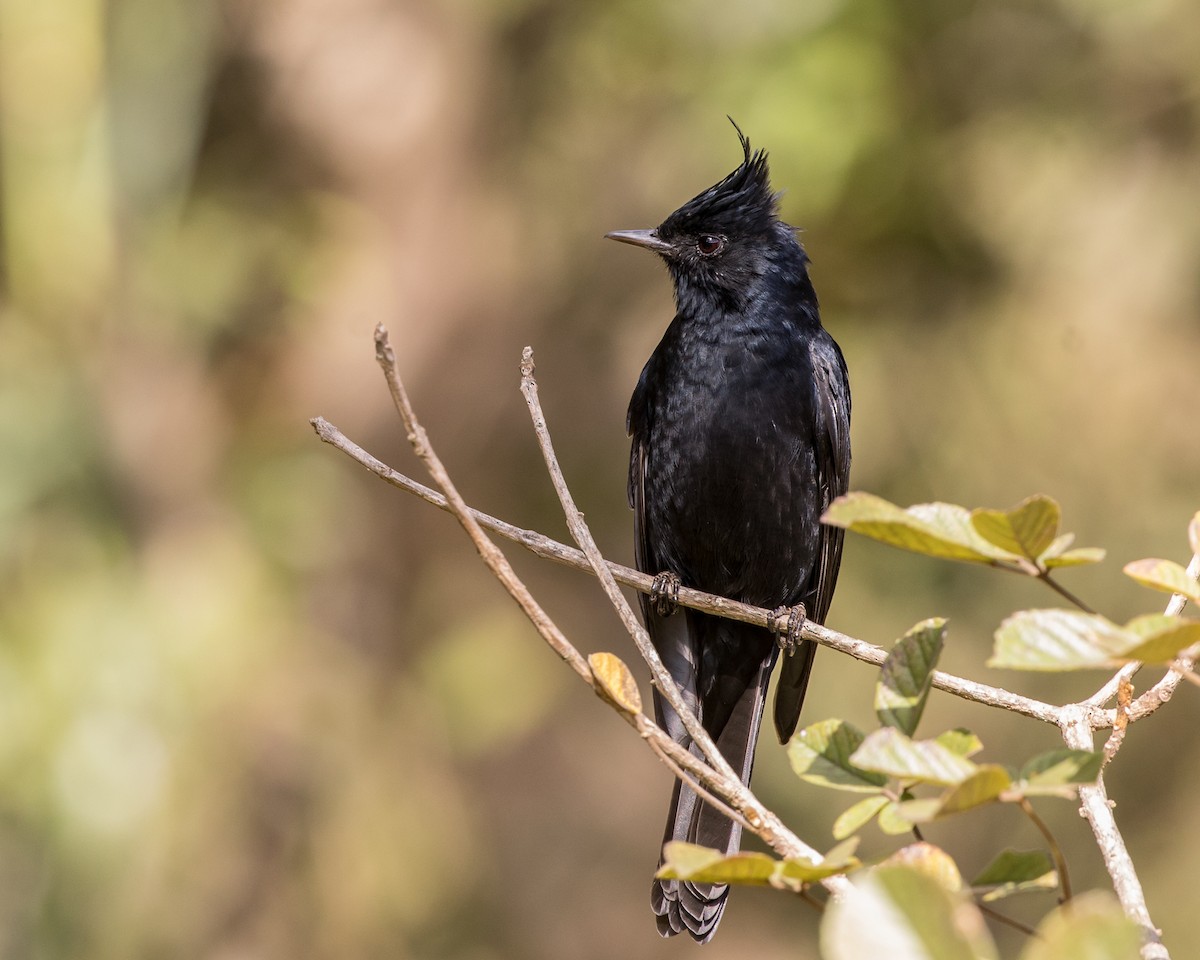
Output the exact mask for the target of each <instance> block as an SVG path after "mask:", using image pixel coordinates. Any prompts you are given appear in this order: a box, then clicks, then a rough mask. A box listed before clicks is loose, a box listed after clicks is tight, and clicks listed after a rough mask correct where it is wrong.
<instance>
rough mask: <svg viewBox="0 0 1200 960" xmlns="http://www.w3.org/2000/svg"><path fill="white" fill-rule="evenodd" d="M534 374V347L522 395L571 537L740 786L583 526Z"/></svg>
mask: <svg viewBox="0 0 1200 960" xmlns="http://www.w3.org/2000/svg"><path fill="white" fill-rule="evenodd" d="M533 373H534V363H533V348H532V347H526V348H525V350H524V351H523V352H522V354H521V393H522V394H523V395H524V397H525V403H526V405H527V406H528V407H529V417H530V419H531V420H532V421H533V431H534V433H535V434H537V440H538V446H539V447H540V448H541V451H542V459H543V460H545V462H546V472H547V473H548V474H549V475H550V483H551V484H552V485H553V486H554V492H555V493H556V494H557V495H558V502H559V504H561V505H562V509H563V515H564V517H565V518H566V521H567V529H568V530H570V531H571V536H572V537H574V538H575V542H576V543H578V544H579V546H580V548H581V549H582V550H583V552H584V554H585V555H586V556H587V559H588V564H589V565H590V566H591V568H592V571H593V573H595V575H596V578H597V579H598V580H599V581H600V586H601V587H602V588H603V590H604V593H605V595H606V596H607V597H608V601H609V603H611V604H612V606H613V609H614V610H616V611H617V616H618V617H620V618H621V625H622V626H624V627H625V631H626V633H628V634H629V636H630V637H631V638H632V639H633V642H634V644H635V645H636V646H637V648H638V653H640V654H641V655H642V659H643V660H645V661H646V663H647V665H648V666H649V667H650V673H651V674H652V675H653V677H654V683H655V685H656V686H657V687H658V689H659V691H660V692H661V693H662V695H663V696H664V697H665V698H666V700H667V702H668V703H669V704H670V705H671V709H673V710H674V711H675V713H677V714H678V715H679V719H680V720H681V721H682V722H683V726H684V729H685V730H687V732H688V736H690V737H691V738H692V742H693V743H695V744H696V746H697V747H698V748H699V749H700V752H701V753H703V754H704V758H705V759H706V760H707V761H708V762H709V763H710V764H711V765H712V766H713V768H714V769H716V770H719V771H720V772H721V773H723V774H725V775H726V776H727V777H729V778H730V779H731V780H739V782H740V778H739V777H738V775H737V774H736V773H734V771H733V767H731V766H730V765H729V763H728V762H727V761H726V759H725V757H724V756H722V755H721V751H720V750H718V749H717V745H716V744H715V743H713V740H712V737H710V736H709V734H708V731H707V730H705V729H704V727H703V726H702V725H701V723H700V720H699V719H698V718H697V717H696V715H695V714H694V713H693V712H692V710H691V709H690V708H689V707H688V705H687V704H686V703H685V702H684V700H683V695H682V694H681V693H680V691H679V687H678V685H677V684H676V683H675V681H674V678H673V677H672V676H671V674H670V672H669V671H668V670H667V668H666V665H665V664H664V663H663V662H662V659H661V658H660V657H659V655H658V651H657V650H656V649H655V648H654V643H653V642H652V641H651V640H650V634H649V633H647V632H646V628H645V627H643V626H642V624H641V621H639V620H638V618H637V614H636V613H634V612H633V608H632V607H631V606H630V605H629V601H627V600H626V599H625V595H624V594H623V593H621V588H620V587H618V586H617V581H616V580H615V579H614V578H613V575H612V571H611V570H609V569H608V567H607V566H606V564H605V562H604V556H603V555H602V554H601V553H600V548H599V547H597V546H596V540H595V538H594V537H593V536H592V532H591V530H589V529H588V526H587V523H585V522H584V519H583V514H582V513H580V512H579V508H578V507H576V506H575V498H574V497H572V496H571V491H570V489H568V487H567V481H566V478H565V477H564V476H563V472H562V467H561V466H560V465H559V462H558V457H557V456H556V455H555V453H554V442H553V441H552V440H551V439H550V429H549V427H548V426H547V425H546V414H545V413H544V412H543V410H542V403H541V400H540V399H539V398H538V387H537V381H536V380H535V379H534V377H533Z"/></svg>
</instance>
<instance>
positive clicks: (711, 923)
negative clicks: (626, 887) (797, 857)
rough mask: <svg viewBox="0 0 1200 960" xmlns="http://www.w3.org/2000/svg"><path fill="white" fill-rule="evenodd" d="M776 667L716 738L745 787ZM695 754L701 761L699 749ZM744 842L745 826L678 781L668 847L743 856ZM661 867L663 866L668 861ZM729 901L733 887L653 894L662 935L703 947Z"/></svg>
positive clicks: (657, 885) (766, 668) (681, 883)
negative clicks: (683, 936)
mask: <svg viewBox="0 0 1200 960" xmlns="http://www.w3.org/2000/svg"><path fill="white" fill-rule="evenodd" d="M771 666H772V662H771V661H770V660H768V661H767V662H765V663H763V664H762V666H761V667H760V668H759V670H758V673H757V675H756V676H755V677H754V678H753V679H752V680H751V682H750V684H749V685H748V686H747V687H746V688H745V690H744V692H743V693H742V695H741V697H740V698H739V699H738V701H737V703H736V704H735V705H734V707H733V710H732V712H731V713H730V715H729V719H728V721H727V722H726V723H725V725H724V728H723V729H722V730H721V731H720V733H719V735H718V736H717V738H716V743H717V747H718V749H720V751H721V754H722V755H723V756H724V757H725V759H726V760H728V761H729V764H730V766H732V767H733V769H734V770H735V771H736V772H737V773H738V774H739V775H740V776H741V778H742V783H747V784H748V783H749V782H750V772H751V770H752V769H753V767H754V746H755V744H756V743H757V742H758V729H759V724H760V723H761V722H762V714H763V705H764V704H765V703H766V696H767V684H768V682H769V681H770V677H771ZM691 750H692V752H693V753H695V754H696V755H697V756H699V750H698V749H697V748H696V747H695V746H694V745H693V746H692V748H691ZM741 839H742V828H741V825H740V824H736V823H734V822H733V821H732V820H730V819H729V818H728V817H726V816H724V815H723V814H720V813H718V812H717V811H716V810H714V809H713V808H712V807H711V806H709V805H708V804H707V803H705V802H704V801H703V800H701V799H700V798H699V797H698V796H696V794H695V792H694V791H693V790H692V789H691V788H690V787H687V786H685V785H684V784H683V783H681V782H680V781H678V780H676V781H675V792H674V793H672V794H671V807H670V809H669V810H668V811H667V828H666V831H665V833H664V835H663V843H664V844H667V843H669V842H671V841H672V840H684V841H687V842H688V843H695V844H699V845H700V846H703V847H712V848H714V849H716V850H721V851H723V852H724V853H725V854H726V855H730V854H734V853H736V852H737V851H738V847H739V845H740V843H741ZM659 862H660V866H661V862H662V861H661V860H660V861H659ZM728 896H729V886H728V885H727V884H723V883H722V884H712V883H692V882H691V881H687V880H657V879H656V880H655V881H654V883H653V886H652V887H651V890H650V904H651V906H652V907H653V908H654V913H655V914H656V915H657V918H658V932H659V933H660V934H662V935H663V936H664V937H671V936H674V935H675V934H677V933H683V932H684V931H687V933H688V935H689V936H691V938H692V939H693V940H695V941H696V942H697V943H707V942H708V941H709V940H711V939H712V936H713V934H714V933H716V931H717V924H718V923H720V921H721V914H722V913H723V912H724V911H725V901H726V899H727V898H728Z"/></svg>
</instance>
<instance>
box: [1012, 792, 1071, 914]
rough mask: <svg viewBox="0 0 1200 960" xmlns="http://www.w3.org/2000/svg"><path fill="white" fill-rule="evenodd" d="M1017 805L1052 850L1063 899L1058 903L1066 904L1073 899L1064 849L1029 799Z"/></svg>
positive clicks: (1022, 799)
mask: <svg viewBox="0 0 1200 960" xmlns="http://www.w3.org/2000/svg"><path fill="white" fill-rule="evenodd" d="M1017 805H1018V806H1019V807H1020V808H1021V812H1022V813H1024V814H1025V816H1027V817H1028V818H1029V819H1030V821H1031V822H1032V823H1033V825H1034V826H1035V827H1037V828H1038V832H1039V833H1041V835H1042V839H1044V840H1045V841H1046V846H1048V847H1049V848H1050V856H1051V857H1052V858H1053V859H1054V869H1055V870H1057V871H1058V886H1059V889H1060V890H1062V897H1061V898H1060V899H1059V901H1058V902H1059V903H1066V902H1067V901H1068V900H1070V899H1071V875H1070V873H1068V872H1067V858H1066V857H1065V856H1063V852H1062V847H1060V846H1059V845H1058V839H1057V838H1056V837H1055V836H1054V833H1053V832H1052V831H1051V829H1050V828H1049V827H1048V826H1047V825H1046V821H1045V820H1043V819H1042V818H1041V817H1039V816H1038V812H1037V811H1036V810H1034V809H1033V804H1032V803H1030V802H1029V798H1028V797H1022V798H1021V799H1020V800H1018V801H1017Z"/></svg>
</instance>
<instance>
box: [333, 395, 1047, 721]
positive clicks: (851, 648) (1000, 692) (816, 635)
mask: <svg viewBox="0 0 1200 960" xmlns="http://www.w3.org/2000/svg"><path fill="white" fill-rule="evenodd" d="M310 422H311V423H312V427H313V430H314V431H316V434H317V436H318V437H319V438H320V439H321V440H323V441H324V442H325V443H328V444H329V445H330V446H332V447H334V448H336V449H338V450H340V451H341V452H342V453H344V454H345V455H346V456H348V457H350V459H352V460H354V461H355V462H357V463H359V464H361V465H362V466H364V467H366V468H367V469H368V470H370V471H371V472H372V473H374V474H375V475H376V476H378V477H379V478H380V479H382V480H383V481H385V482H386V483H389V484H391V485H392V486H393V487H396V488H397V489H400V490H404V491H405V492H406V493H411V494H413V495H414V496H417V497H420V498H421V499H422V500H424V501H425V502H426V503H429V504H432V505H433V506H435V507H437V508H438V509H440V510H445V511H447V512H448V513H453V512H454V511H453V509H452V508H451V506H450V505H449V504H448V503H447V502H446V498H445V497H444V496H442V495H441V494H440V493H438V492H437V491H436V490H432V489H430V488H429V487H427V486H425V485H424V484H421V483H418V482H417V481H415V480H413V479H411V478H409V477H407V476H405V475H404V474H402V473H400V472H398V471H396V470H394V469H392V468H391V467H389V466H388V465H387V464H385V463H383V462H382V461H381V460H378V459H377V458H376V457H373V456H372V455H371V454H370V453H368V452H367V451H365V450H364V449H363V448H362V447H360V446H359V445H358V444H356V443H354V442H353V441H352V440H350V439H349V438H347V437H346V435H345V434H343V433H342V432H341V431H340V430H339V429H338V428H337V427H335V426H334V425H333V424H332V423H330V422H329V421H328V420H326V419H325V418H324V417H314V418H313V419H312V420H311V421H310ZM468 509H469V510H470V514H471V516H472V517H474V519H475V520H476V522H477V523H478V524H479V525H480V526H481V527H483V528H485V529H487V530H490V531H491V532H493V533H497V534H499V535H500V536H502V537H505V538H507V539H509V540H512V541H513V542H514V543H516V544H518V545H520V546H522V547H524V548H525V549H526V550H528V551H530V552H531V553H533V554H535V555H536V556H539V557H541V558H543V559H545V560H551V561H554V562H555V563H560V564H563V565H564V566H568V567H573V568H574V569H576V570H582V571H584V572H586V573H591V574H593V575H594V571H593V570H592V567H591V564H590V563H588V560H587V557H585V556H584V554H583V551H582V550H578V549H575V548H574V547H569V546H567V545H566V544H564V543H559V542H558V541H556V540H553V539H551V538H550V537H547V536H545V535H543V534H540V533H537V532H536V531H533V530H526V529H524V528H523V527H518V526H516V525H514V524H511V523H507V522H505V521H504V520H499V519H497V518H496V517H493V516H490V515H488V514H486V513H483V512H482V511H479V510H474V509H470V508H468ZM606 566H607V567H608V569H609V571H610V572H611V573H612V575H613V577H614V578H615V579H616V581H617V582H618V583H621V584H624V585H625V586H627V587H630V588H632V589H634V590H637V591H639V592H641V593H650V590H651V588H652V586H653V584H654V578H653V577H651V576H649V575H648V574H644V573H642V572H640V571H638V570H634V569H633V568H631V567H626V566H622V565H621V564H619V563H613V562H612V561H611V560H610V561H607V562H606ZM678 602H679V605H680V606H682V607H688V608H689V609H692V610H699V611H701V612H703V613H711V614H713V615H714V616H718V617H725V618H727V619H729V620H737V621H739V622H741V623H752V624H754V625H756V626H760V627H767V628H770V625H771V614H772V612H771V611H770V610H767V609H765V608H764V607H755V606H751V605H750V604H748V603H739V602H738V601H736V600H730V599H728V598H727V597H720V596H717V595H715V594H711V593H705V592H704V591H702V590H694V589H692V588H691V587H680V589H679V600H678ZM800 636H801V637H803V638H804V639H805V640H812V641H814V642H816V643H819V644H821V645H822V646H825V647H829V648H830V649H832V650H837V651H838V652H839V653H844V654H846V655H847V656H851V657H854V658H855V659H856V660H861V661H862V662H863V663H869V664H873V665H874V666H880V665H882V663H883V661H884V660H885V659H887V654H888V652H887V650H885V649H884V648H883V647H880V646H876V645H875V644H873V643H867V642H866V641H865V640H859V639H857V638H855V637H851V636H848V635H847V634H844V633H839V632H838V631H837V630H831V629H830V628H829V627H825V626H822V625H820V624H817V623H813V622H812V621H811V620H809V621H806V622H805V624H804V627H803V629H802V630H801V632H800ZM932 684H933V686H934V687H936V688H937V689H938V690H942V691H944V692H946V693H949V694H951V695H952V696H956V697H960V698H961V699H963V700H970V701H972V702H974V703H981V704H983V705H985V706H989V707H997V708H1000V709H1002V710H1008V711H1011V712H1012V713H1017V714H1020V715H1021V716H1025V717H1030V718H1032V719H1034V720H1041V721H1042V722H1043V723H1051V724H1054V725H1056V726H1057V725H1059V723H1060V722H1061V717H1060V711H1061V708H1060V707H1057V706H1055V705H1053V704H1049V703H1044V702H1042V701H1041V700H1034V699H1032V698H1031V697H1024V696H1021V695H1020V694H1016V693H1012V692H1010V691H1008V690H1005V689H1003V688H1001V687H993V686H990V685H988V684H986V683H977V682H975V681H974V680H967V679H965V678H964V677H957V676H954V675H953V674H949V673H945V672H943V671H941V670H936V671H934V674H933V677H932Z"/></svg>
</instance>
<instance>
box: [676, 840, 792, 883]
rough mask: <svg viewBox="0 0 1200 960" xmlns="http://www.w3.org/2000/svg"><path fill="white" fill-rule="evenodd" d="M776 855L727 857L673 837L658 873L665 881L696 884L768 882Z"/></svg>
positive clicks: (745, 854)
mask: <svg viewBox="0 0 1200 960" xmlns="http://www.w3.org/2000/svg"><path fill="white" fill-rule="evenodd" d="M776 863H778V861H777V860H775V859H774V858H773V857H768V856H767V855H766V854H765V853H738V854H734V855H733V856H731V857H727V856H725V855H724V854H722V853H721V852H720V851H719V850H711V849H709V848H708V847H700V846H697V845H696V844H694V843H684V842H683V841H681V840H673V841H671V842H670V843H668V844H667V845H666V846H664V847H663V865H662V866H661V867H660V868H659V869H658V872H657V873H656V874H655V876H656V877H658V878H660V879H662V880H692V881H694V882H696V883H743V884H745V883H749V884H766V883H767V882H768V881H769V880H770V878H771V875H772V874H774V872H775V864H776Z"/></svg>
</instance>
